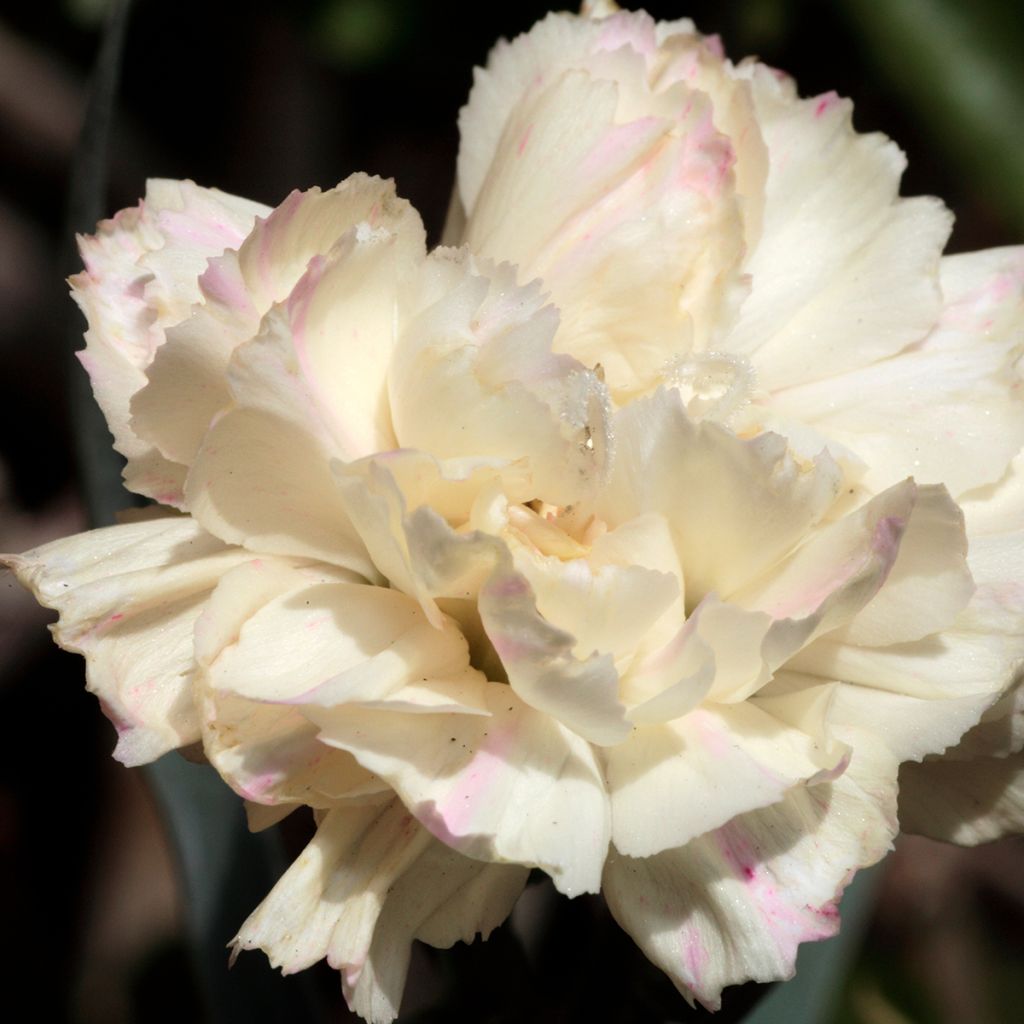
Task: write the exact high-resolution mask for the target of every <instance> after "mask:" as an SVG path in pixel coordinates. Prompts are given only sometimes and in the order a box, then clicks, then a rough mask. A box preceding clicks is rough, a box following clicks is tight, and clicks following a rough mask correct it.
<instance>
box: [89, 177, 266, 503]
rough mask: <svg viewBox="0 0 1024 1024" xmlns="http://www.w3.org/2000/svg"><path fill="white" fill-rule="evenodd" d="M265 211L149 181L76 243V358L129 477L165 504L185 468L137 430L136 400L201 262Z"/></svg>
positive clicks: (182, 312) (175, 495)
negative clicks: (80, 333)
mask: <svg viewBox="0 0 1024 1024" xmlns="http://www.w3.org/2000/svg"><path fill="white" fill-rule="evenodd" d="M264 212H266V208H265V207H262V206H260V205H259V204H257V203H250V202H249V201H248V200H245V199H239V198H238V197H236V196H230V195H227V194H226V193H223V192H218V191H217V190H215V189H203V188H200V187H199V186H197V185H194V184H193V183H192V182H188V181H184V182H176V181H161V180H154V181H151V182H149V183H148V185H147V193H146V200H145V201H144V202H143V203H140V204H139V206H138V207H135V208H134V209H128V210H122V211H121V212H120V213H119V214H117V216H116V217H114V218H113V219H112V220H108V221H103V222H101V223H100V225H99V226H98V228H97V233H96V234H95V235H91V236H84V237H82V238H80V239H79V247H80V250H81V253H82V258H83V260H84V262H85V270H84V271H82V272H81V273H79V274H77V275H75V276H74V277H72V278H71V282H70V283H71V288H72V295H73V297H74V298H75V301H76V302H77V303H78V304H79V306H80V307H81V309H82V311H83V313H84V314H85V316H86V320H87V321H88V330H87V332H86V347H85V350H84V351H83V352H82V353H81V354H80V358H81V361H82V364H83V366H84V367H85V369H86V371H87V372H88V374H89V377H90V379H91V381H92V385H93V392H94V394H95V396H96V400H97V402H98V403H99V405H100V408H101V409H102V410H103V413H104V415H105V417H106V419H107V424H108V426H109V427H110V430H111V433H112V434H113V435H114V445H115V447H116V448H117V450H118V451H119V452H121V454H123V455H124V456H125V457H126V458H127V459H128V466H127V468H126V471H125V480H126V483H127V484H128V486H129V487H130V488H131V489H132V490H136V491H138V492H139V493H141V494H145V495H147V496H148V497H152V498H155V499H156V500H157V501H161V502H163V503H164V504H179V503H180V500H181V482H182V469H181V467H180V466H177V465H176V464H174V463H173V461H169V460H167V459H166V458H164V457H163V456H162V455H161V453H159V452H158V451H156V450H155V449H154V448H153V446H152V445H151V444H150V443H149V442H148V441H146V440H144V439H142V438H140V437H139V436H138V435H137V434H136V432H135V431H134V429H133V427H132V426H131V415H130V402H131V399H132V396H133V395H134V394H135V393H136V392H138V391H139V390H140V389H141V388H142V387H143V386H144V385H145V383H146V371H147V369H148V367H149V365H150V364H151V362H152V360H153V358H154V355H155V353H156V352H157V350H158V349H159V348H160V346H161V345H162V344H163V343H164V340H165V333H164V332H165V329H166V328H167V327H169V326H170V325H171V324H173V323H176V322H177V321H178V320H180V319H182V318H183V317H184V316H186V315H187V313H188V310H189V308H190V306H191V305H192V303H194V302H196V301H198V300H199V297H200V296H199V287H198V284H197V278H198V276H199V274H200V273H201V272H202V270H203V268H204V267H205V265H206V261H207V259H208V258H209V257H211V256H217V255H219V254H221V253H222V252H223V251H224V250H225V249H226V248H231V247H234V246H237V245H238V244H240V243H241V241H242V239H243V238H244V237H245V235H246V233H247V232H248V230H249V229H250V227H251V226H252V223H253V221H254V220H255V218H256V217H257V216H258V215H259V214H261V213H264Z"/></svg>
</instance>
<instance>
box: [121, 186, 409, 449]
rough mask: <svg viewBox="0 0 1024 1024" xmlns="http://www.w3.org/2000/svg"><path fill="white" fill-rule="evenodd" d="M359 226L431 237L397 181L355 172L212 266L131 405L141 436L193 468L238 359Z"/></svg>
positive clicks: (280, 214) (293, 205)
mask: <svg viewBox="0 0 1024 1024" xmlns="http://www.w3.org/2000/svg"><path fill="white" fill-rule="evenodd" d="M359 224H364V225H365V226H366V228H365V229H366V230H367V231H370V230H374V229H380V228H384V229H386V230H388V231H390V232H393V233H394V234H396V235H402V236H403V237H408V238H410V239H416V238H420V239H422V235H423V229H422V226H421V224H420V222H419V218H418V216H417V214H416V212H415V211H414V210H413V209H412V207H410V206H409V204H408V203H406V202H405V201H404V200H401V199H399V198H398V197H397V196H396V195H395V191H394V184H393V183H392V182H390V181H382V180H380V179H379V178H372V177H369V176H367V175H365V174H354V175H352V176H351V177H349V178H347V179H346V180H345V181H343V182H342V183H341V184H340V185H338V186H337V187H336V188H333V189H330V190H328V191H327V192H321V190H320V189H318V188H313V189H310V190H309V191H307V192H293V193H292V194H291V195H290V196H289V197H288V198H287V199H286V200H285V201H284V202H283V203H282V204H281V205H280V206H279V207H277V208H276V209H275V210H273V211H271V212H270V213H269V216H267V217H265V218H263V219H260V220H258V221H257V222H256V225H255V227H254V228H253V230H252V231H251V232H250V233H249V234H248V237H246V239H245V241H244V242H243V243H242V244H241V246H240V247H238V251H234V250H232V251H230V252H227V253H225V254H224V255H223V256H222V257H219V258H217V259H214V260H211V261H210V264H209V266H208V267H207V268H206V270H205V272H204V273H203V275H202V276H201V277H200V279H199V288H200V294H201V299H202V304H201V305H196V306H195V307H193V309H192V312H191V316H190V317H189V318H188V319H187V320H184V322H183V323H181V324H179V325H177V326H176V327H174V328H172V329H170V330H169V331H168V332H167V342H166V344H165V345H163V346H162V347H161V349H160V350H159V352H158V353H157V356H156V358H155V359H154V361H153V365H152V366H151V367H150V369H149V371H148V373H147V377H148V383H147V385H146V387H145V388H144V389H143V390H142V391H141V392H139V394H138V395H137V396H136V397H135V399H134V400H133V402H132V414H133V420H132V422H133V426H134V428H135V429H136V430H137V432H138V433H139V434H140V436H143V437H146V438H147V439H149V440H151V441H152V442H153V443H154V444H156V445H157V446H158V447H159V448H160V450H161V451H162V452H163V453H164V454H165V455H166V456H168V458H172V459H175V460H176V461H178V462H181V463H184V464H186V465H187V464H190V463H191V462H192V460H193V459H194V458H195V454H196V452H197V451H198V449H199V445H200V442H201V440H202V436H203V433H204V432H205V431H206V429H207V427H208V426H209V424H210V421H211V420H212V419H213V417H214V416H215V414H216V413H217V412H218V411H219V410H220V409H222V408H223V407H224V406H226V405H228V404H229V403H230V401H231V394H230V391H229V390H228V386H227V368H228V362H229V360H230V357H231V354H232V352H233V351H234V350H235V349H236V348H237V347H238V346H239V345H240V344H242V343H243V342H244V341H247V340H248V339H249V338H252V337H253V336H254V335H255V334H256V333H257V331H258V329H259V322H260V318H261V317H262V316H263V315H264V314H265V313H266V312H267V311H268V310H269V309H270V308H271V306H272V305H274V304H275V303H277V302H283V301H284V300H285V299H287V298H288V296H289V295H290V294H291V292H292V290H293V288H294V287H295V285H296V284H297V283H298V281H299V279H300V278H301V277H302V275H303V274H304V273H305V272H306V269H307V267H308V265H309V262H310V260H312V259H313V258H314V257H316V256H323V255H326V254H327V253H328V252H330V251H331V249H332V248H333V246H334V245H335V244H336V243H337V242H338V241H339V240H340V239H341V238H342V237H343V236H344V235H345V234H346V233H347V232H349V231H350V230H352V229H353V228H355V227H356V226H357V225H359ZM347 308H348V311H349V312H351V306H349V307H347Z"/></svg>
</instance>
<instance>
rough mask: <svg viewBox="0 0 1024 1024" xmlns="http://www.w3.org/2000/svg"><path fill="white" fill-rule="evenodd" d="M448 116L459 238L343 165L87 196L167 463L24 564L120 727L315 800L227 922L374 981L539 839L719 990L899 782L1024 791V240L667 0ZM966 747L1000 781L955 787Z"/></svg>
mask: <svg viewBox="0 0 1024 1024" xmlns="http://www.w3.org/2000/svg"><path fill="white" fill-rule="evenodd" d="M461 128H462V133H463V141H462V149H461V151H460V158H459V182H458V197H459V201H458V202H457V203H456V204H455V208H454V215H453V217H452V220H451V223H450V225H449V230H448V239H447V240H448V241H449V242H450V243H451V244H450V245H449V246H447V247H443V248H440V249H438V250H436V251H434V252H428V251H427V249H426V245H425V237H424V232H423V229H422V226H421V223H420V221H419V218H418V216H417V214H416V213H415V211H414V210H413V209H412V208H411V207H410V206H409V205H408V204H407V203H405V202H404V201H403V200H401V199H400V198H398V197H397V196H396V194H395V191H394V188H393V186H392V185H391V183H389V182H384V181H380V180H379V179H375V178H370V177H366V176H364V175H354V176H352V177H350V178H349V179H347V180H346V181H344V182H342V183H341V184H340V185H339V186H337V187H336V188H334V189H331V190H329V191H326V192H321V191H319V190H316V189H314V190H311V191H308V192H295V193H293V194H292V195H291V196H289V197H288V198H287V199H286V200H285V201H284V203H282V204H281V205H280V206H278V207H277V208H276V209H274V210H269V209H266V208H263V207H259V206H257V205H255V204H252V203H249V202H247V201H244V200H240V199H237V198H235V197H233V196H228V195H225V194H223V193H219V192H216V191H213V190H209V189H204V188H200V187H198V186H196V185H193V184H191V183H187V182H153V183H151V184H150V187H149V190H148V192H147V196H146V199H145V201H144V202H143V203H142V204H140V206H139V207H138V208H137V209H135V210H131V211H123V212H122V213H121V214H119V215H118V216H117V217H116V218H114V220H113V221H110V222H105V223H104V224H102V225H100V228H99V230H98V233H97V235H96V236H94V237H92V238H89V239H84V240H83V241H82V251H83V256H84V258H85V261H86V270H85V272H84V273H83V274H81V275H79V276H78V277H76V278H74V279H73V281H72V284H73V288H74V291H75V295H76V298H77V299H78V301H79V302H80V304H81V305H82V308H83V309H84V311H85V313H86V316H87V319H88V321H89V332H88V334H87V336H86V338H87V347H86V350H85V352H84V354H83V362H84V364H85V367H86V369H87V370H88V372H89V374H90V376H91V378H92V380H93V385H94V390H95V393H96V397H97V400H98V401H99V403H100V405H101V407H102V408H103V411H104V413H105V414H106V416H107V419H108V422H109V424H110V426H111V430H112V433H113V434H114V439H115V444H116V446H117V448H118V450H119V451H121V453H122V454H123V455H124V456H125V457H126V459H127V469H126V473H125V479H126V483H127V484H128V486H129V487H130V488H131V489H133V490H134V491H136V492H137V493H139V494H142V495H145V496H146V497H149V498H152V499H153V500H154V501H155V502H157V503H158V505H159V507H158V508H157V509H156V510H155V511H154V513H153V515H152V516H151V517H150V518H144V519H141V520H139V521H135V522H131V523H126V524H123V525H120V526H116V527H110V528H107V529H103V530H96V531H92V532H90V533H87V534H82V535H79V536H77V537H71V538H68V539H66V540H62V541H57V542H55V543H53V544H49V545H45V546H44V547H41V548H38V549H36V550H34V551H30V552H27V553H26V554H24V555H19V556H8V558H7V560H8V561H9V563H10V564H11V565H12V567H13V568H14V570H15V572H16V573H17V574H18V576H19V578H20V579H21V580H22V581H23V582H24V583H25V584H26V585H28V586H29V587H31V588H32V589H33V591H34V593H35V594H36V596H37V597H38V598H39V600H40V601H41V602H42V603H43V604H45V605H47V606H49V607H52V608H56V609H57V610H58V612H59V613H60V620H59V622H58V623H57V625H56V626H55V627H54V633H55V638H56V639H57V641H58V643H60V644H61V645H62V646H64V647H66V648H68V649H70V650H75V651H79V652H81V653H82V654H84V655H85V658H86V665H87V677H88V685H89V687H90V689H92V690H93V691H94V692H96V693H97V695H98V696H99V698H100V699H101V701H102V702H103V706H104V709H105V711H106V713H107V714H108V716H109V717H110V718H111V719H112V720H113V721H114V724H115V725H116V727H117V730H118V743H117V748H116V750H115V756H117V757H118V758H119V759H120V760H122V761H123V762H124V763H126V764H141V763H145V762H147V761H150V760H152V759H154V758H156V757H158V756H160V755H161V754H163V753H165V752H166V751H169V750H172V749H175V748H180V747H185V746H192V745H194V744H197V743H201V746H202V751H203V753H204V755H205V757H206V758H207V759H208V760H209V762H210V763H211V764H212V765H213V766H214V768H215V769H216V770H217V771H218V772H219V773H220V775H221V776H222V777H223V778H224V779H225V781H226V782H227V783H228V784H229V785H230V786H232V788H233V789H234V790H235V791H236V792H238V793H239V794H240V796H241V797H243V798H244V799H245V800H246V801H247V808H248V811H249V815H250V823H251V824H252V826H253V827H254V828H260V827H265V826H267V825H270V824H272V823H273V822H275V821H277V820H279V819H280V818H282V817H284V816H285V815H287V814H288V813H290V812H291V811H293V810H295V809H296V808H299V807H309V808H312V809H313V813H314V816H315V819H316V822H317V832H316V835H315V837H314V838H313V840H312V841H311V842H310V844H309V846H308V847H307V848H306V850H305V851H304V852H303V853H302V854H301V856H300V857H299V858H298V860H297V861H296V862H295V863H294V864H293V865H292V866H291V868H290V869H289V870H288V871H287V873H286V874H285V875H284V876H283V878H282V879H281V880H280V882H279V883H278V884H277V886H276V887H275V888H274V890H273V891H272V892H271V893H270V895H269V896H268V897H267V899H266V900H265V901H264V902H263V903H262V904H261V905H260V907H259V908H257V909H256V910H255V912H254V913H253V914H252V916H251V917H250V918H249V919H248V920H247V921H246V922H245V923H244V924H243V925H242V927H241V929H240V931H239V933H238V935H237V937H236V939H235V943H234V944H235V949H236V950H238V949H251V948H261V949H263V950H265V951H266V953H267V954H268V956H269V957H270V959H271V961H272V962H273V963H274V964H275V965H277V966H280V967H282V968H283V969H284V970H285V971H295V970H299V969H302V968H304V967H306V966H308V965H310V964H312V963H314V962H316V961H317V960H320V959H322V958H326V959H327V960H328V961H329V962H330V963H331V964H332V966H334V967H336V968H338V969H339V970H340V971H341V975H342V983H343V986H344V991H345V994H346V998H347V999H348V1000H349V1002H350V1005H352V1006H353V1008H354V1009H355V1010H356V1011H357V1012H358V1013H360V1014H361V1015H362V1016H364V1017H365V1018H367V1019H368V1020H371V1021H389V1020H391V1019H393V1018H394V1016H395V1015H396V1014H397V1012H398V1006H399V1003H400V1000H401V995H402V989H403V986H404V981H405V974H406V970H407V967H408V958H409V950H410V946H411V943H412V941H413V940H414V939H419V940H421V941H424V942H427V943H429V944H432V945H435V946H442V947H443V946H449V945H451V944H452V943H453V942H455V941H456V940H459V939H462V940H465V941H469V940H472V939H473V938H474V936H475V935H477V934H483V935H484V936H486V935H487V934H488V933H489V932H490V931H491V930H492V929H493V928H494V927H495V926H497V925H498V924H499V923H500V922H501V921H503V920H504V919H505V917H506V916H507V915H508V913H509V912H510V910H511V908H512V906H513V904H514V902H515V900H516V898H517V897H518V895H519V893H520V891H521V890H522V887H523V885H524V884H525V881H526V877H527V873H528V871H529V870H530V869H531V868H539V869H541V870H543V871H544V872H546V873H547V874H548V875H549V876H550V877H551V879H552V880H553V882H554V885H555V886H556V887H557V888H558V889H559V891H561V892H562V893H564V894H565V895H567V896H570V897H571V896H575V895H577V894H580V893H585V892H598V891H601V892H603V893H604V895H605V897H606V899H607V901H608V904H609V906H610V908H611V910H612V912H613V914H614V915H615V917H616V919H617V920H618V921H619V923H620V924H621V925H622V927H623V928H625V929H626V930H627V931H628V932H629V934H630V935H631V936H632V937H633V938H634V940H635V941H636V942H637V943H638V945H639V946H640V947H641V948H642V949H643V950H644V952H645V953H646V954H647V955H648V956H649V957H650V958H651V959H652V960H653V961H654V962H655V963H656V964H657V965H658V966H659V967H661V968H662V969H663V970H664V971H665V972H666V973H667V974H668V975H669V976H670V977H671V978H672V980H673V981H674V982H675V984H676V985H677V987H678V988H679V989H680V991H681V992H682V994H683V995H684V996H685V997H686V998H687V999H690V1000H691V1001H692V1000H699V1001H700V1002H701V1003H703V1004H704V1005H706V1006H709V1007H715V1006H717V1005H718V1002H719V998H720V993H721V990H722V988H723V987H724V986H726V985H729V984H733V983H737V982H741V981H744V980H748V979H757V980H770V979H775V978H781V977H786V976H788V975H789V974H791V973H792V970H793V963H794V958H795V955H796V949H797V946H798V945H799V943H800V942H803V941H807V940H812V939H820V938H824V937H827V936H829V935H831V934H833V933H834V932H835V931H836V929H837V927H838V912H837V909H836V903H837V900H838V897H839V895H840V893H841V891H842V889H843V887H844V886H845V884H846V882H847V881H848V880H849V878H850V877H851V876H852V874H853V873H854V872H855V871H857V870H858V869H859V868H861V867H864V866H866V865H869V864H871V863H874V862H875V861H877V860H878V859H879V858H880V857H882V856H883V855H884V853H885V852H886V851H887V850H888V848H889V847H890V844H891V841H892V839H893V837H894V836H895V834H896V832H897V830H898V829H899V827H900V825H899V821H898V819H897V813H898V811H899V814H900V815H901V816H903V817H906V818H910V819H912V821H913V824H914V825H915V827H924V828H926V829H927V828H929V827H932V826H933V829H932V830H933V831H936V832H942V833H944V834H948V835H950V836H952V837H953V838H957V839H978V838H986V837H988V836H990V835H992V834H995V833H996V832H997V831H999V830H1001V829H1005V828H1009V827H1018V825H1019V812H1020V802H1019V800H1018V799H1017V798H1016V797H1015V796H1014V795H1013V791H1012V790H1009V789H1007V788H1006V779H1007V778H1008V777H1009V776H1008V772H1012V771H1016V770H1017V769H1016V765H1017V763H1018V762H1017V760H1016V757H1017V755H1016V754H1015V751H1017V750H1018V749H1019V745H1020V744H1019V738H1018V737H1016V736H1012V735H1011V732H1012V730H1013V729H1014V728H1015V727H1016V726H1017V724H1018V719H1019V711H1016V708H1017V706H1018V705H1019V695H1018V694H1017V691H1015V690H1014V685H1015V683H1016V682H1017V680H1018V678H1019V666H1020V664H1021V661H1022V658H1024V629H1022V624H1024V617H1022V614H1024V596H1022V593H1021V588H1020V585H1019V584H1018V583H1016V582H1014V580H1015V571H1014V566H1016V567H1017V568H1018V569H1019V567H1020V562H1021V555H1020V551H1021V540H1020V522H1021V517H1020V514H1021V503H1022V497H1024V496H1022V494H1021V485H1020V480H1021V472H1022V471H1024V464H1022V463H1021V461H1020V458H1019V457H1018V458H1017V460H1016V461H1014V457H1015V456H1017V453H1018V452H1019V451H1020V448H1021V444H1022V442H1024V418H1022V416H1021V410H1020V405H1019V403H1020V391H1021V389H1020V384H1019V381H1020V377H1019V371H1018V369H1017V368H1016V360H1018V359H1019V355H1020V346H1021V340H1020V316H1021V309H1020V300H1021V292H1022V287H1021V272H1020V268H1021V263H1022V260H1021V256H1020V253H1019V251H1004V252H997V253H985V254H977V255H972V256H961V257H953V258H951V259H940V254H941V249H942V246H943V245H944V242H945V238H946V235H947V233H948V227H949V223H948V215H947V214H946V213H945V211H944V210H943V208H942V207H941V205H940V204H938V203H937V202H936V201H934V200H904V199H900V198H899V197H898V195H897V187H898V178H899V173H900V170H901V169H902V163H901V161H902V158H901V156H900V155H899V152H898V150H896V149H895V147H893V146H892V144H891V143H888V142H887V141H886V140H884V139H882V138H881V137H878V136H862V135H858V134H856V133H855V132H854V131H853V129H852V127H851V126H850V119H849V109H848V104H845V103H843V102H842V101H839V100H837V99H836V98H835V97H833V96H827V97H820V98H816V99H812V100H801V99H800V98H799V97H798V95H797V93H796V90H795V88H794V87H793V86H792V84H791V83H790V82H789V81H788V80H787V79H785V78H783V77H781V76H779V75H778V74H777V73H775V72H772V71H770V70H768V69H766V68H764V67H762V66H760V65H758V64H756V63H753V62H744V63H742V64H740V65H733V64H731V63H730V62H728V61H727V60H725V58H724V57H723V56H722V54H721V51H720V48H719V47H718V45H717V43H716V42H715V40H714V39H709V38H705V37H701V36H699V35H698V34H697V33H696V31H695V30H694V28H693V26H692V25H690V23H688V22H677V23H670V24H655V23H654V22H653V21H651V19H649V18H648V17H647V16H646V15H643V14H621V13H620V14H613V15H612V16H610V17H607V18H601V19H597V18H590V17H573V16H569V15H553V16H551V17H549V18H548V19H546V20H545V21H543V22H542V23H540V24H539V25H538V26H536V27H535V28H534V29H533V30H532V31H531V32H530V33H529V34H527V35H526V36H523V37H520V38H519V39H518V40H516V41H515V42H513V43H512V44H502V45H500V46H499V48H498V49H497V50H496V51H495V53H494V54H493V55H492V58H491V62H490V64H489V67H488V69H487V70H485V71H482V72H480V73H479V74H478V77H477V81H476V84H475V86H474V90H473V93H472V95H471V97H470V101H469V104H468V106H467V107H466V108H465V110H464V112H463V115H462V120H461ZM947 434H949V435H951V436H947ZM954 497H958V498H960V499H961V500H962V503H963V511H962V510H961V508H960V507H959V506H958V505H957V504H956V502H955V501H954ZM965 512H966V521H965ZM965 522H966V525H965ZM1015 714H1016V715H1017V717H1016V718H1015V717H1014V715H1015ZM950 748H952V751H951V753H950V755H949V756H950V757H956V758H961V759H970V758H976V757H978V756H979V755H982V756H983V757H984V760H983V761H970V762H969V763H970V765H971V772H972V773H974V774H977V775H978V776H979V777H980V778H981V779H982V781H984V782H985V783H986V784H987V785H989V786H990V788H991V787H992V785H993V783H992V782H991V780H992V778H993V777H995V778H996V780H997V781H996V783H995V784H994V785H996V786H1001V787H1003V788H1002V789H1001V790H1000V793H1002V794H1003V795H1002V796H1001V797H1000V798H999V800H997V806H996V807H995V808H994V809H993V811H994V813H993V814H990V815H983V816H981V817H979V815H978V814H977V813H976V812H972V814H970V815H968V814H966V813H965V812H964V810H963V809H962V808H960V807H957V806H956V805H955V804H954V803H952V802H948V803H946V804H945V805H944V806H943V807H937V806H936V804H937V802H938V801H937V797H936V795H935V794H934V792H932V793H929V791H928V787H929V782H928V776H929V774H930V773H932V772H936V771H938V772H947V771H950V770H951V769H949V764H950V762H948V761H944V760H939V761H931V762H929V761H925V760H924V759H926V758H929V757H935V756H936V755H941V754H942V753H943V752H944V751H947V750H950ZM919 762H923V763H919ZM901 764H903V765H908V764H909V766H910V767H909V771H910V774H904V775H903V778H904V781H905V784H906V787H907V792H909V793H910V794H911V797H910V799H909V801H903V802H901V804H900V806H899V808H898V807H897V792H898V787H897V782H898V778H899V777H900V765H901ZM904 771H905V772H906V771H907V769H904ZM952 771H953V772H960V768H954V769H952ZM974 774H972V775H971V776H970V778H973V777H974ZM922 776H924V777H922ZM957 778H958V779H961V778H962V779H964V780H965V781H964V782H963V783H962V785H960V795H962V798H963V800H964V801H965V802H968V801H970V800H971V799H973V796H972V790H971V781H970V778H968V776H967V775H966V774H963V775H958V776H957ZM918 795H920V799H918ZM904 796H906V794H904Z"/></svg>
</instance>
